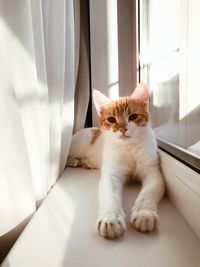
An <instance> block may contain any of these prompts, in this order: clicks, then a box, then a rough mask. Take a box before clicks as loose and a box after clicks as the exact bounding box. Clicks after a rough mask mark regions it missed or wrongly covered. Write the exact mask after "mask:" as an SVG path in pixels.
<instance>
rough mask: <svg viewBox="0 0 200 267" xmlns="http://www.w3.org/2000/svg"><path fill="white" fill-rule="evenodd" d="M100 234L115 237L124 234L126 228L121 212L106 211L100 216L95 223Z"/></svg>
mask: <svg viewBox="0 0 200 267" xmlns="http://www.w3.org/2000/svg"><path fill="white" fill-rule="evenodd" d="M96 230H97V232H98V233H99V235H100V236H102V237H105V238H116V237H119V236H121V235H123V234H124V232H125V230H126V221H125V215H124V214H123V213H107V214H104V215H103V216H101V217H100V218H99V219H98V221H97V225H96Z"/></svg>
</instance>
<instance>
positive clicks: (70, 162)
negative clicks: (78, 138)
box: [67, 157, 81, 168]
mask: <svg viewBox="0 0 200 267" xmlns="http://www.w3.org/2000/svg"><path fill="white" fill-rule="evenodd" d="M67 166H68V167H72V168H77V167H80V166H81V160H80V159H79V158H73V157H68V159H67Z"/></svg>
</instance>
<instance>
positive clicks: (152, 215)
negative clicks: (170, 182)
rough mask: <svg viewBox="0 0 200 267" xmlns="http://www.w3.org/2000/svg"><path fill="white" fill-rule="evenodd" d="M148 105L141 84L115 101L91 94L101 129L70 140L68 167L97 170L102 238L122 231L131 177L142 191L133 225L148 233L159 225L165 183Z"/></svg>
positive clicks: (134, 206) (135, 208)
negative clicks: (126, 186)
mask: <svg viewBox="0 0 200 267" xmlns="http://www.w3.org/2000/svg"><path fill="white" fill-rule="evenodd" d="M148 100H149V96H148V89H147V86H146V85H145V84H142V83H141V84H139V85H138V86H137V87H136V88H135V90H134V91H133V93H132V95H131V96H128V97H121V98H119V99H117V100H110V99H109V98H108V97H107V96H105V95H104V94H102V93H101V92H99V91H97V90H94V91H93V101H94V105H95V107H96V110H97V113H98V116H99V123H100V128H95V127H92V128H86V129H82V130H80V131H79V132H77V133H76V134H75V135H74V136H73V138H72V144H71V148H70V152H69V157H68V161H67V166H71V167H79V166H81V167H83V168H88V169H96V168H101V179H100V183H99V204H100V212H99V213H100V215H99V218H98V220H97V224H96V229H97V232H98V233H99V235H100V236H102V237H105V238H116V237H119V236H121V235H122V234H123V233H124V232H125V230H126V218H125V213H124V211H123V209H122V199H121V198H122V189H123V185H124V183H125V182H126V181H127V180H128V179H131V178H134V177H137V178H139V179H140V180H141V182H142V189H141V192H140V193H139V195H138V197H137V199H136V201H135V204H134V205H133V207H132V210H131V216H130V223H131V225H132V226H133V227H134V228H135V229H136V230H138V231H141V232H149V231H152V230H154V229H155V228H156V226H157V223H158V213H157V206H158V203H159V201H160V199H161V198H162V196H163V194H164V180H163V177H162V174H161V170H160V163H159V157H158V152H157V144H156V139H155V136H154V133H153V130H152V128H151V123H150V114H149V111H148V105H149V103H148Z"/></svg>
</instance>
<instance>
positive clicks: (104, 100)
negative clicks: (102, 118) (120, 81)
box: [93, 89, 111, 115]
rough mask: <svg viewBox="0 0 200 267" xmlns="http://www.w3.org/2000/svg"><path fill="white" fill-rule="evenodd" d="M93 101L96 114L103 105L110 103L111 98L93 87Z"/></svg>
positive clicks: (100, 111)
mask: <svg viewBox="0 0 200 267" xmlns="http://www.w3.org/2000/svg"><path fill="white" fill-rule="evenodd" d="M93 101H94V105H95V107H96V110H97V113H98V115H101V113H102V111H103V107H104V106H105V105H106V104H108V103H110V101H111V100H110V99H109V98H108V97H107V96H105V95H104V94H102V93H101V92H100V91H98V90H96V89H94V90H93Z"/></svg>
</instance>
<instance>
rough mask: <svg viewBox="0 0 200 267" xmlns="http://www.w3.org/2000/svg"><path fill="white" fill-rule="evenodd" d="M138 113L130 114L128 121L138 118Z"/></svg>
mask: <svg viewBox="0 0 200 267" xmlns="http://www.w3.org/2000/svg"><path fill="white" fill-rule="evenodd" d="M138 116H139V115H138V114H131V115H130V116H129V121H134V120H136V119H137V118H138Z"/></svg>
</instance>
